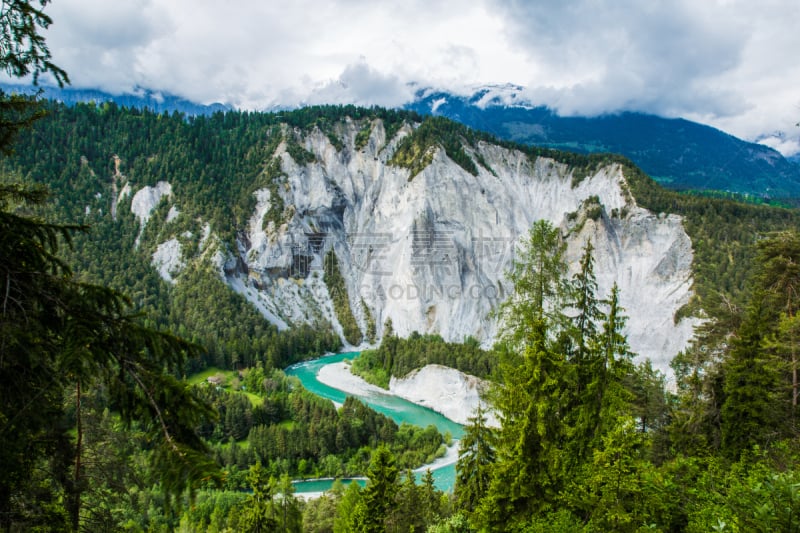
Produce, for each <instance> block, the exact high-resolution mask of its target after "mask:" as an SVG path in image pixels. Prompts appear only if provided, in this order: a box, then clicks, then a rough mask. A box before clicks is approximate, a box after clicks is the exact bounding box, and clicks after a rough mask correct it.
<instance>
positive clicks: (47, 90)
mask: <svg viewBox="0 0 800 533" xmlns="http://www.w3.org/2000/svg"><path fill="white" fill-rule="evenodd" d="M0 89H2V90H3V91H4V92H6V93H18V94H36V92H37V91H38V90H39V89H41V91H42V96H43V97H44V98H46V99H48V100H55V101H57V102H62V103H64V104H67V105H75V104H77V103H86V102H96V103H103V102H114V103H116V104H117V105H120V106H123V107H129V108H134V109H150V110H151V111H154V112H156V113H164V112H167V113H171V112H173V111H178V112H180V113H184V114H186V115H191V116H196V115H211V114H212V113H215V112H217V111H230V110H232V107H231V106H228V105H225V104H220V103H214V104H208V105H205V104H198V103H196V102H192V101H190V100H187V99H185V98H182V97H180V96H177V95H174V94H170V93H166V92H161V91H152V90H150V89H142V90H141V91H140V92H139V93H137V94H112V93H108V92H105V91H101V90H99V89H73V88H71V87H65V88H63V89H59V88H58V87H48V86H41V87H33V86H31V85H19V84H8V83H0Z"/></svg>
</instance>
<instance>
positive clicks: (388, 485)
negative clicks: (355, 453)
mask: <svg viewBox="0 0 800 533" xmlns="http://www.w3.org/2000/svg"><path fill="white" fill-rule="evenodd" d="M397 474H398V471H397V466H396V465H395V459H394V456H393V455H392V452H390V451H389V448H387V447H386V446H385V445H381V446H379V447H378V448H377V449H376V450H375V451H374V452H373V453H372V461H371V462H370V465H369V469H368V470H367V478H368V481H367V486H366V488H365V489H364V493H363V497H362V500H361V502H359V504H358V506H357V508H356V510H355V511H354V515H355V516H354V518H355V519H354V525H355V531H358V532H360V533H380V532H383V531H386V523H385V522H386V518H387V517H388V516H389V513H390V512H391V509H392V507H393V505H394V497H395V492H396V491H397Z"/></svg>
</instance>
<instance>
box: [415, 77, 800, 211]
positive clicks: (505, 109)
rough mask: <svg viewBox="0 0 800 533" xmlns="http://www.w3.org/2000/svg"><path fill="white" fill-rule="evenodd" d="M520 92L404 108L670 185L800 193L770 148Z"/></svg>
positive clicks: (796, 168)
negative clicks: (565, 107)
mask: <svg viewBox="0 0 800 533" xmlns="http://www.w3.org/2000/svg"><path fill="white" fill-rule="evenodd" d="M519 89H521V88H519V87H513V86H509V87H500V88H499V89H498V88H492V87H487V88H482V89H479V90H477V91H476V92H475V93H473V94H472V95H471V96H458V95H453V94H450V93H447V92H440V91H420V92H418V93H417V99H416V100H415V101H414V102H413V103H411V104H408V105H406V108H407V109H411V110H413V111H416V112H418V113H421V114H427V115H441V116H444V117H447V118H450V119H452V120H456V121H458V122H461V123H463V124H465V125H467V126H470V127H472V128H475V129H479V130H483V131H486V132H489V133H491V134H493V135H496V136H497V137H499V138H502V139H507V140H511V141H515V142H520V143H524V144H533V145H538V146H547V147H551V148H557V149H560V150H570V151H577V152H584V153H593V152H611V153H618V154H622V155H624V156H626V157H628V158H629V159H631V160H632V161H633V162H634V163H636V164H637V165H638V166H639V167H641V168H642V170H644V171H645V172H646V173H647V174H649V175H650V176H652V177H653V178H654V179H655V180H657V181H659V182H660V183H662V184H663V185H665V186H667V187H670V188H673V189H679V190H686V189H688V190H714V191H726V192H732V193H736V194H742V195H748V196H754V197H757V198H798V197H800V165H798V164H797V163H795V162H793V161H789V160H787V159H786V158H784V157H783V156H782V155H781V154H780V153H779V152H777V151H776V150H774V149H772V148H770V147H768V146H764V145H761V144H756V143H751V142H747V141H743V140H741V139H738V138H736V137H734V136H732V135H729V134H727V133H724V132H722V131H720V130H717V129H715V128H712V127H710V126H705V125H702V124H698V123H696V122H691V121H689V120H684V119H667V118H662V117H658V116H655V115H648V114H643V113H633V112H625V113H620V114H613V115H602V116H598V117H592V118H587V117H561V116H558V115H557V114H556V113H555V112H553V111H552V110H550V109H549V108H547V107H543V106H539V107H532V106H529V105H525V104H522V103H519V102H517V100H518V99H517V98H516V96H517V93H518V92H519V91H518V90H519Z"/></svg>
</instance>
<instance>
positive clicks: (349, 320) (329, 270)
mask: <svg viewBox="0 0 800 533" xmlns="http://www.w3.org/2000/svg"><path fill="white" fill-rule="evenodd" d="M322 279H323V281H324V282H325V285H326V286H327V287H328V293H329V294H330V296H331V300H332V301H333V310H334V312H335V313H336V318H337V319H338V320H339V323H340V324H341V325H342V329H343V330H344V338H345V339H347V342H349V343H350V344H352V345H353V346H358V345H359V344H361V341H362V340H363V338H364V337H363V334H362V333H361V328H360V327H359V326H358V322H356V317H355V316H353V310H352V309H351V308H350V297H349V296H348V294H347V285H346V284H345V281H344V277H342V273H341V271H340V270H339V260H338V259H337V258H336V252H335V251H334V250H333V249H331V250H329V251H328V253H326V254H325V267H324V274H323V278H322Z"/></svg>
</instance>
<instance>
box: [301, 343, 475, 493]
mask: <svg viewBox="0 0 800 533" xmlns="http://www.w3.org/2000/svg"><path fill="white" fill-rule="evenodd" d="M355 357H358V352H349V353H339V354H334V355H328V356H325V357H320V358H319V359H314V360H312V361H304V362H302V363H297V364H295V365H292V366H290V367H289V368H287V369H286V374H287V375H290V376H295V377H297V378H298V379H299V380H300V382H301V383H302V384H303V387H305V388H306V389H308V390H309V391H311V392H313V393H314V394H316V395H318V396H321V397H323V398H327V399H329V400H332V401H334V402H337V403H340V404H341V403H343V402H344V399H345V398H346V397H347V396H355V397H356V398H358V399H360V400H361V401H363V402H364V403H366V404H367V405H369V406H370V407H372V408H373V409H375V410H376V411H378V412H380V413H383V414H385V415H386V416H388V417H390V418H391V419H392V420H394V421H395V422H397V423H398V424H402V423H403V422H408V423H409V424H414V425H417V426H420V427H427V426H429V425H431V424H433V425H434V426H436V428H437V429H438V430H439V432H441V433H445V432H449V433H450V435H452V437H453V438H454V439H460V438H461V435H462V434H463V428H462V426H461V425H459V424H457V423H455V422H453V421H452V420H449V419H448V418H445V417H444V416H442V415H440V414H439V413H437V412H435V411H432V410H431V409H428V408H426V407H421V406H419V405H416V404H413V403H411V402H408V401H406V400H403V399H402V398H398V397H396V396H392V395H391V394H389V393H388V392H387V393H386V394H379V393H370V394H366V395H357V394H355V395H354V394H349V393H345V392H342V391H340V390H339V389H335V388H333V387H329V386H327V385H325V384H323V383H320V382H319V381H318V380H317V374H318V373H319V371H320V369H321V368H322V367H323V366H325V365H330V364H333V363H339V362H341V361H344V360H345V359H354V358H355ZM432 471H433V476H434V480H435V483H436V486H437V488H439V489H441V490H445V491H449V490H452V488H453V485H454V483H455V475H456V472H455V464H454V463H453V462H449V464H445V465H443V466H434V467H432ZM331 484H332V481H331V480H313V481H300V482H297V483H295V489H296V490H297V492H319V491H324V490H327V489H329V488H330V486H331Z"/></svg>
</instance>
